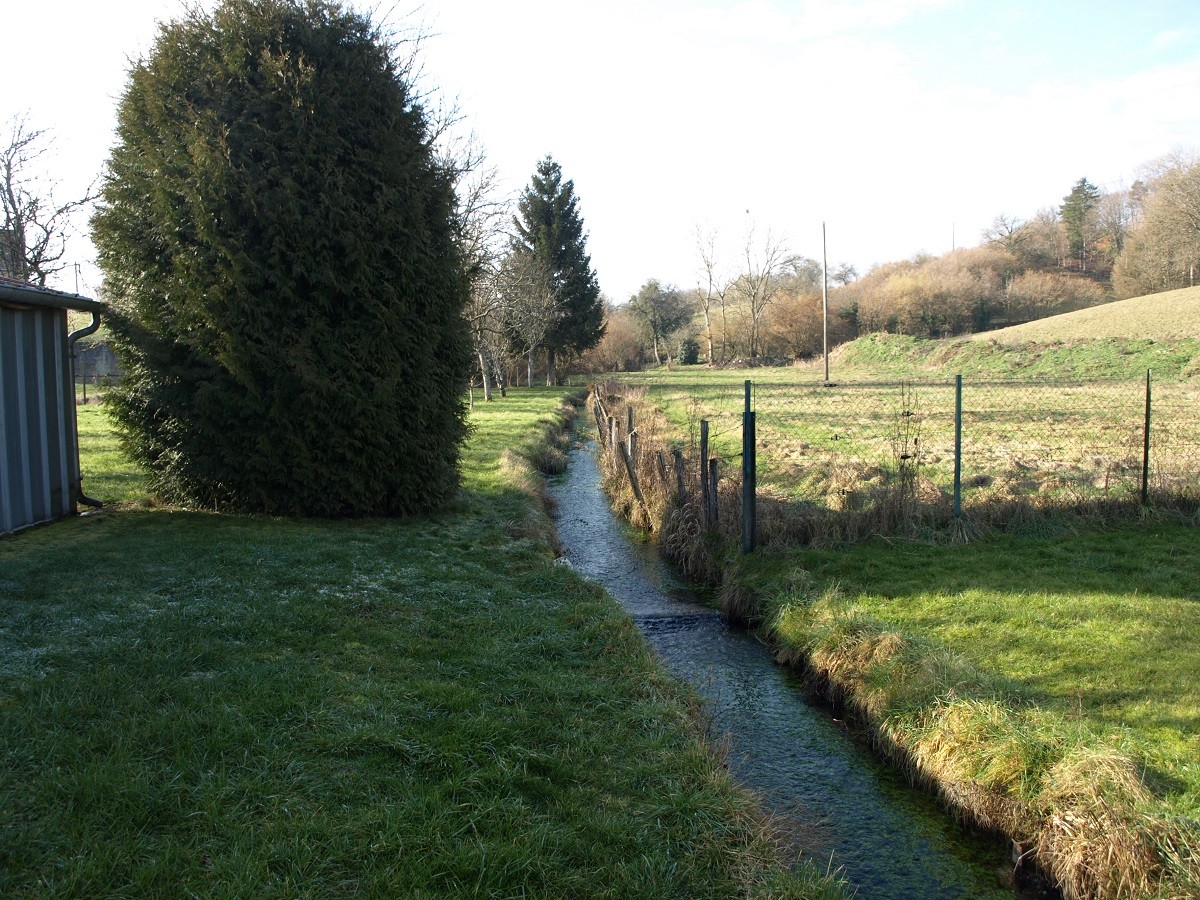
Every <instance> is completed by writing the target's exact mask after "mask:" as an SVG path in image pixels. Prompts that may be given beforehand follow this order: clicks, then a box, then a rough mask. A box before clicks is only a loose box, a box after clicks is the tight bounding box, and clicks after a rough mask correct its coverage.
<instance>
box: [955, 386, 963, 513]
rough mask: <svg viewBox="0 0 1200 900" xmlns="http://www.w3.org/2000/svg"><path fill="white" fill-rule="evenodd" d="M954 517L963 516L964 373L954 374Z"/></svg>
mask: <svg viewBox="0 0 1200 900" xmlns="http://www.w3.org/2000/svg"><path fill="white" fill-rule="evenodd" d="M954 518H956V519H961V518H962V375H955V376H954Z"/></svg>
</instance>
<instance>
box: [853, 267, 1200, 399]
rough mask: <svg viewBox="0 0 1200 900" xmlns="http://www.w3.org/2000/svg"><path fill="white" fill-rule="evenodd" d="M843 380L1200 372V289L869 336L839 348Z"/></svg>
mask: <svg viewBox="0 0 1200 900" xmlns="http://www.w3.org/2000/svg"><path fill="white" fill-rule="evenodd" d="M833 362H834V369H835V370H837V371H838V372H840V373H841V377H851V378H854V377H880V376H882V377H906V378H911V377H921V376H932V377H938V376H946V377H949V376H952V375H956V374H962V375H967V376H974V377H976V378H1026V377H1028V378H1062V379H1076V378H1082V379H1090V378H1110V377H1135V376H1140V375H1144V374H1145V372H1146V370H1147V369H1152V370H1154V373H1155V377H1156V378H1159V379H1162V378H1167V379H1175V378H1190V377H1191V376H1193V375H1195V374H1197V373H1200V287H1193V288H1183V289H1181V290H1178V291H1166V292H1164V293H1161V294H1148V295H1146V296H1145V297H1132V298H1130V299H1128V300H1118V301H1116V302H1114V303H1106V304H1104V305H1103V306H1094V307H1091V308H1089V309H1081V310H1077V311H1075V312H1070V313H1063V314H1062V315H1059V316H1050V317H1049V318H1046V319H1040V320H1038V321H1036V322H1027V323H1025V324H1024V325H1014V326H1012V327H1011V328H1002V329H999V330H997V331H986V332H982V333H980V334H973V335H968V336H965V337H960V338H948V339H943V340H930V339H925V338H915V337H910V336H907V335H898V334H869V335H865V336H864V337H861V338H859V339H858V340H855V341H851V342H850V343H849V344H845V345H843V346H841V347H839V348H837V350H835V351H834V355H833Z"/></svg>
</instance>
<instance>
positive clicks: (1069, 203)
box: [1059, 178, 1100, 260]
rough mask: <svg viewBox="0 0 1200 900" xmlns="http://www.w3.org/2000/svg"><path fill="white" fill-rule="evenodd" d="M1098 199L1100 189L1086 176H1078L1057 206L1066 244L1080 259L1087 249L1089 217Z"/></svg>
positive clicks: (1073, 254)
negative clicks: (1058, 206) (1064, 229)
mask: <svg viewBox="0 0 1200 900" xmlns="http://www.w3.org/2000/svg"><path fill="white" fill-rule="evenodd" d="M1099 200H1100V189H1099V188H1098V187H1096V186H1095V185H1094V184H1092V183H1091V182H1090V181H1088V180H1087V179H1086V178H1080V179H1079V181H1077V182H1075V186H1074V187H1073V188H1071V193H1069V194H1067V196H1065V197H1063V203H1062V206H1061V207H1060V208H1059V215H1061V216H1062V221H1063V227H1064V228H1066V231H1067V246H1069V247H1070V249H1071V255H1072V256H1076V257H1078V258H1079V259H1081V260H1082V259H1083V258H1084V252H1085V251H1086V250H1087V229H1088V226H1089V225H1090V221H1089V219H1090V218H1091V214H1092V210H1093V209H1095V208H1096V204H1097V202H1099Z"/></svg>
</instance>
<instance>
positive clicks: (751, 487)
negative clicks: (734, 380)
mask: <svg viewBox="0 0 1200 900" xmlns="http://www.w3.org/2000/svg"><path fill="white" fill-rule="evenodd" d="M753 390H754V386H753V382H751V381H749V380H747V381H746V409H745V412H744V413H743V414H742V553H749V552H750V551H752V550H753V549H754V548H755V546H756V545H757V543H758V534H757V517H756V515H755V508H754V505H755V504H754V500H755V482H756V472H755V459H754V410H753V408H752V407H753V397H754V394H753Z"/></svg>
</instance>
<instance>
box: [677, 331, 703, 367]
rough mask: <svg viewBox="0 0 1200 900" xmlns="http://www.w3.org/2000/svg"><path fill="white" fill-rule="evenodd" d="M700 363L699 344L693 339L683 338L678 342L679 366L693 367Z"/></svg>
mask: <svg viewBox="0 0 1200 900" xmlns="http://www.w3.org/2000/svg"><path fill="white" fill-rule="evenodd" d="M698 362H700V343H699V342H698V341H696V340H695V339H694V338H684V339H683V340H682V341H680V342H679V364H680V365H681V366H694V365H696V363H698Z"/></svg>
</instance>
